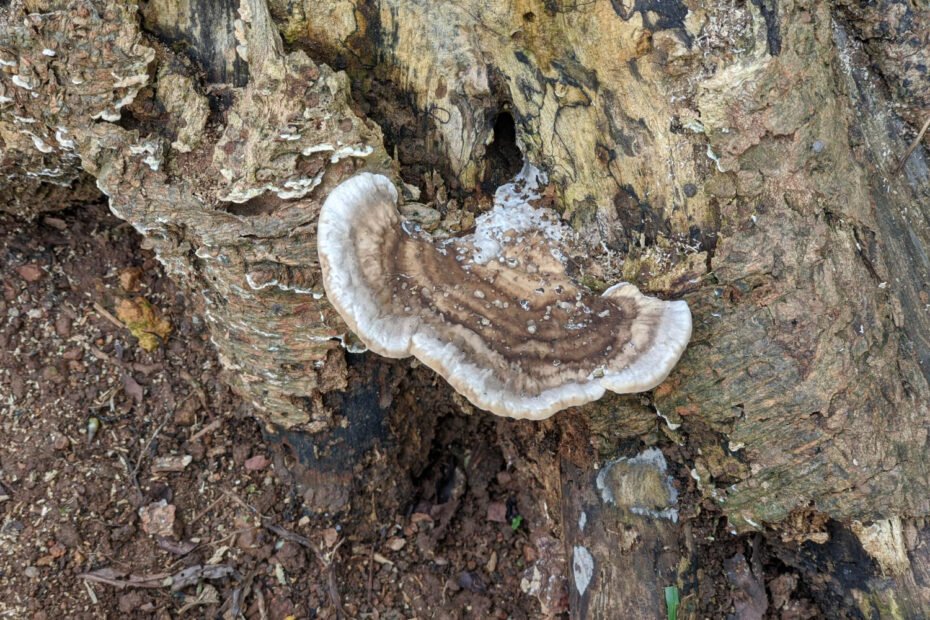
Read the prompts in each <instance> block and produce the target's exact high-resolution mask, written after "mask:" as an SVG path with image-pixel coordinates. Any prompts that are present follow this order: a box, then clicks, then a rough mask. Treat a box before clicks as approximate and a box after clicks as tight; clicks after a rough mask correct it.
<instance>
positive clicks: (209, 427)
mask: <svg viewBox="0 0 930 620" xmlns="http://www.w3.org/2000/svg"><path fill="white" fill-rule="evenodd" d="M222 423H223V421H222V420H219V419H217V420H213V421H212V422H210V423H209V424H207V425H206V426H204V427H203V428H202V429H200V430H199V431H197V432H196V433H194V434H193V435H191V438H190V439H188V442H190V443H194V442H195V441H197V440H198V439H200V438H201V437H203V436H204V435H206V434H207V433H212V432H213V431H215V430H216V429H218V428H219V427H220V425H222Z"/></svg>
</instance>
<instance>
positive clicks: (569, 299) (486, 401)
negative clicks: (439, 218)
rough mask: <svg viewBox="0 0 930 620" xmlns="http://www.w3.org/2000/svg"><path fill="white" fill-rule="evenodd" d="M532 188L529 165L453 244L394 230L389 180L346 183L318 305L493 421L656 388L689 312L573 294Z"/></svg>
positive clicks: (553, 218) (630, 289)
mask: <svg viewBox="0 0 930 620" xmlns="http://www.w3.org/2000/svg"><path fill="white" fill-rule="evenodd" d="M539 176H540V175H539V173H538V172H537V171H536V170H535V169H534V168H533V167H532V166H529V165H527V166H526V167H525V168H524V170H523V172H522V173H521V174H520V175H519V176H518V178H517V180H516V181H515V182H514V183H509V184H507V185H504V186H502V187H501V188H500V189H499V190H498V192H497V195H496V197H495V202H496V205H495V207H494V209H492V210H491V211H490V212H489V213H487V214H485V215H483V216H481V217H479V218H478V221H477V227H476V229H475V231H474V232H473V233H471V234H467V235H464V236H461V237H457V238H455V237H453V238H448V239H434V238H433V237H432V236H431V235H430V234H428V233H426V232H424V231H422V230H420V229H419V227H417V226H416V225H415V224H413V223H411V222H408V221H405V220H403V219H402V217H401V215H400V213H399V212H398V210H397V191H396V189H395V188H394V185H393V184H392V182H391V180H390V179H388V178H387V177H385V176H382V175H377V174H372V173H361V174H358V175H356V176H354V177H352V178H350V179H348V180H346V181H344V182H343V183H342V184H340V185H339V186H338V187H336V189H334V190H333V191H332V192H331V193H330V194H329V197H328V198H327V199H326V201H325V202H324V204H323V208H322V210H321V212H320V219H319V227H318V249H319V254H320V266H321V268H322V271H323V285H324V288H325V290H326V294H327V297H328V298H329V300H330V302H331V303H332V304H333V306H334V307H335V308H336V310H337V311H338V312H339V314H340V315H341V316H342V318H343V319H344V320H345V322H346V323H347V324H348V325H349V327H350V328H351V329H352V331H354V332H355V333H356V334H357V335H358V337H359V338H360V339H361V340H362V342H364V343H365V344H366V345H367V346H368V348H370V349H371V350H372V351H374V352H375V353H378V354H380V355H384V356H386V357H394V358H402V357H407V356H410V355H413V356H415V357H417V358H418V359H419V360H421V361H422V362H423V363H425V364H426V365H427V366H429V367H430V368H432V369H433V370H435V371H436V372H438V373H439V374H440V375H442V376H443V377H444V378H445V379H446V380H447V381H448V382H449V383H450V384H451V385H452V387H454V388H455V389H456V390H457V391H458V392H459V393H461V394H462V395H464V396H465V397H466V398H467V399H468V400H469V401H471V402H472V403H473V404H475V405H476V406H478V407H480V408H482V409H487V410H488V411H491V412H493V413H496V414H498V415H502V416H509V417H513V418H529V419H534V420H539V419H543V418H547V417H549V416H551V415H552V414H554V413H556V412H557V411H560V410H562V409H565V408H567V407H572V406H577V405H583V404H585V403H588V402H591V401H594V400H597V399H599V398H600V397H601V396H603V395H604V393H605V391H607V390H610V391H612V392H617V393H621V394H626V393H631V392H643V391H646V390H651V389H652V388H654V387H655V386H657V385H658V384H659V383H661V382H662V381H663V380H664V379H665V378H666V377H667V376H668V374H669V372H670V371H671V370H672V368H673V367H674V366H675V363H676V362H677V361H678V358H679V357H680V356H681V354H682V352H683V351H684V349H685V346H687V344H688V340H689V339H690V337H691V312H690V311H689V309H688V304H687V303H686V302H684V301H672V302H667V301H663V300H660V299H656V298H653V297H647V296H645V295H643V294H642V293H640V292H639V290H638V289H637V288H636V287H635V286H633V285H631V284H627V283H621V284H617V285H615V286H612V287H610V288H609V289H607V290H606V291H605V292H604V293H603V294H602V295H600V296H597V295H594V294H592V293H590V292H588V291H587V290H586V289H585V288H584V287H583V286H580V285H578V284H577V283H576V282H575V281H574V280H573V279H572V278H571V277H570V276H569V274H568V273H567V270H566V262H567V261H566V258H565V253H566V250H567V247H566V243H565V239H566V238H568V237H569V236H570V234H569V233H570V231H568V230H566V229H564V228H563V226H562V224H561V223H559V220H558V215H557V214H556V213H554V212H548V211H547V210H544V209H535V208H533V207H532V206H530V205H529V204H528V201H529V200H531V199H533V198H538V195H536V194H535V193H534V190H535V189H536V183H537V180H538V178H539Z"/></svg>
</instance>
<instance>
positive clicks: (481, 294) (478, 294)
mask: <svg viewBox="0 0 930 620" xmlns="http://www.w3.org/2000/svg"><path fill="white" fill-rule="evenodd" d="M475 297H477V298H478V299H484V291H482V290H480V289H478V290H476V291H475Z"/></svg>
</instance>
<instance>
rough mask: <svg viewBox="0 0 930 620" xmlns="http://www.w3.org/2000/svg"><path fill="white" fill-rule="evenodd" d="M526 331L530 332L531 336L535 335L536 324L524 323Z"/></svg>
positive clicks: (531, 322)
mask: <svg viewBox="0 0 930 620" xmlns="http://www.w3.org/2000/svg"><path fill="white" fill-rule="evenodd" d="M526 331H528V332H530V333H531V334H535V333H536V323H534V322H533V321H528V322H527V323H526Z"/></svg>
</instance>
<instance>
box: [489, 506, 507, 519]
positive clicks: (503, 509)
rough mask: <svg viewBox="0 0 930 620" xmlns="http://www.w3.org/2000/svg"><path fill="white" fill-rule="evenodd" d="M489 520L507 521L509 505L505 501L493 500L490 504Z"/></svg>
mask: <svg viewBox="0 0 930 620" xmlns="http://www.w3.org/2000/svg"><path fill="white" fill-rule="evenodd" d="M488 521H493V522H495V523H507V505H506V504H504V502H491V503H490V504H488Z"/></svg>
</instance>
